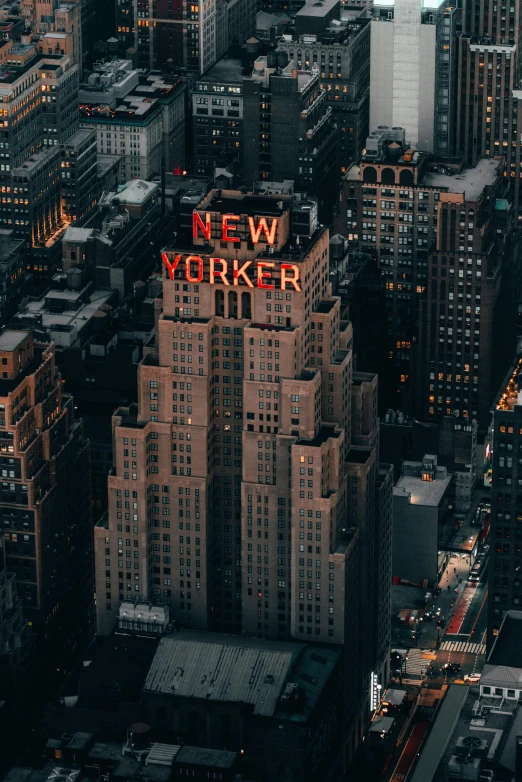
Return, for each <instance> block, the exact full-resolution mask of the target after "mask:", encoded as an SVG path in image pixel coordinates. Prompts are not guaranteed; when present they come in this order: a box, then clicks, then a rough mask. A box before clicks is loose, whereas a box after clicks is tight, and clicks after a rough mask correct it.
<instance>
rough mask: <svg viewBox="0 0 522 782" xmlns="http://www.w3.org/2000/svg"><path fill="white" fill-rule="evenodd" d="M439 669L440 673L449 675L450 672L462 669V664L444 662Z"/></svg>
mask: <svg viewBox="0 0 522 782" xmlns="http://www.w3.org/2000/svg"><path fill="white" fill-rule="evenodd" d="M441 670H442V673H444V674H446V675H447V676H451V674H457V673H460V672H461V670H462V665H459V664H458V663H444V665H443V666H442V669H441Z"/></svg>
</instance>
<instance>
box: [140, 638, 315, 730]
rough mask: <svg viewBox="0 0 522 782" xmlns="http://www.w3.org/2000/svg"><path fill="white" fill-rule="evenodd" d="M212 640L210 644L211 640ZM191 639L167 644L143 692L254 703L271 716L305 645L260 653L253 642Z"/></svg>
mask: <svg viewBox="0 0 522 782" xmlns="http://www.w3.org/2000/svg"><path fill="white" fill-rule="evenodd" d="M207 638H208V640H207ZM218 638H219V640H217V638H216V636H206V635H205V634H202V635H201V637H199V636H198V634H193V635H192V634H190V635H189V636H188V637H186V638H184V637H183V636H182V635H178V636H173V637H169V638H163V639H162V640H161V641H160V644H159V646H158V650H157V652H156V655H155V657H154V660H153V661H152V665H151V667H150V670H149V673H148V675H147V679H146V681H145V687H144V689H145V690H146V691H149V692H156V693H163V694H169V695H180V696H182V697H185V698H201V699H204V700H214V701H232V702H236V703H241V702H242V703H251V704H252V705H253V706H254V712H253V713H254V714H259V715H262V716H271V715H272V714H273V713H274V710H275V708H276V705H277V701H278V698H279V696H280V694H281V691H282V689H283V685H284V684H285V680H286V678H287V675H288V674H289V672H290V670H291V668H292V665H293V663H294V662H295V661H296V659H297V657H298V656H299V653H300V651H301V650H302V649H303V648H304V647H303V646H302V645H301V644H275V643H273V644H270V642H262V644H263V645H262V647H261V646H260V644H259V643H256V642H255V641H253V640H252V639H242V638H229V637H226V636H220V637H219V636H218Z"/></svg>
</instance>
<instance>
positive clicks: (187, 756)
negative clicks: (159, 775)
mask: <svg viewBox="0 0 522 782" xmlns="http://www.w3.org/2000/svg"><path fill="white" fill-rule="evenodd" d="M236 760H237V752H227V751H226V750H221V749H209V748H208V747H189V746H187V745H185V746H184V747H182V748H181V750H180V751H179V753H178V755H177V756H176V758H175V760H174V765H177V764H182V763H188V764H190V765H192V766H209V767H210V768H229V769H231V768H233V766H234V763H235V762H236Z"/></svg>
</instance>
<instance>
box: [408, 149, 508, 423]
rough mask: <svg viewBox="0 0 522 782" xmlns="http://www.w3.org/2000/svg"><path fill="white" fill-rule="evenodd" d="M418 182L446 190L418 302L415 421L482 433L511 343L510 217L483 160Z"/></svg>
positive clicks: (499, 180)
mask: <svg viewBox="0 0 522 782" xmlns="http://www.w3.org/2000/svg"><path fill="white" fill-rule="evenodd" d="M425 182H426V184H429V185H430V187H432V188H437V189H440V188H445V189H446V188H447V190H446V192H443V191H442V190H440V192H439V202H438V212H437V233H436V236H435V237H434V244H433V245H432V246H431V248H430V251H429V254H428V275H427V284H426V289H425V292H424V295H423V296H422V298H421V299H420V308H419V313H420V314H419V335H418V349H417V359H416V363H417V369H418V371H419V372H420V376H419V384H418V391H417V392H416V397H417V403H418V407H417V408H416V409H417V411H418V413H417V414H420V415H421V416H422V417H424V418H428V417H432V416H434V415H438V416H440V415H441V414H446V415H450V414H453V415H458V416H459V417H463V418H474V419H476V420H477V421H478V425H479V428H480V429H481V430H482V431H485V430H486V429H487V426H488V423H489V417H490V413H489V411H490V407H491V402H492V400H493V398H494V396H495V392H496V389H497V388H498V385H499V383H500V381H501V379H502V377H503V376H504V373H505V370H506V367H507V366H508V365H509V361H510V357H511V356H512V354H513V349H514V346H515V341H516V336H515V315H516V311H517V310H516V308H517V305H518V301H519V293H518V290H519V287H518V286H519V282H518V281H519V272H518V267H519V263H520V261H519V255H520V247H519V241H518V236H517V235H516V233H515V231H516V228H515V223H516V216H515V214H514V210H513V207H512V205H511V204H510V203H509V202H508V201H507V200H506V199H505V198H504V197H503V196H504V195H505V190H506V185H505V179H504V177H503V176H502V161H500V160H498V159H496V160H488V159H482V160H481V161H479V163H477V165H476V166H475V167H474V168H470V169H466V170H464V171H463V172H461V173H459V174H458V176H447V175H445V174H438V173H432V174H430V175H429V176H428V177H426V178H425Z"/></svg>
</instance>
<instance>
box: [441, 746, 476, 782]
mask: <svg viewBox="0 0 522 782" xmlns="http://www.w3.org/2000/svg"><path fill="white" fill-rule="evenodd" d="M480 763H481V761H480V758H472V757H471V755H465V754H464V753H460V752H459V753H457V754H456V755H452V756H451V758H450V761H449V763H448V779H451V780H455V782H456V780H467V782H478V781H479V774H480Z"/></svg>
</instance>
